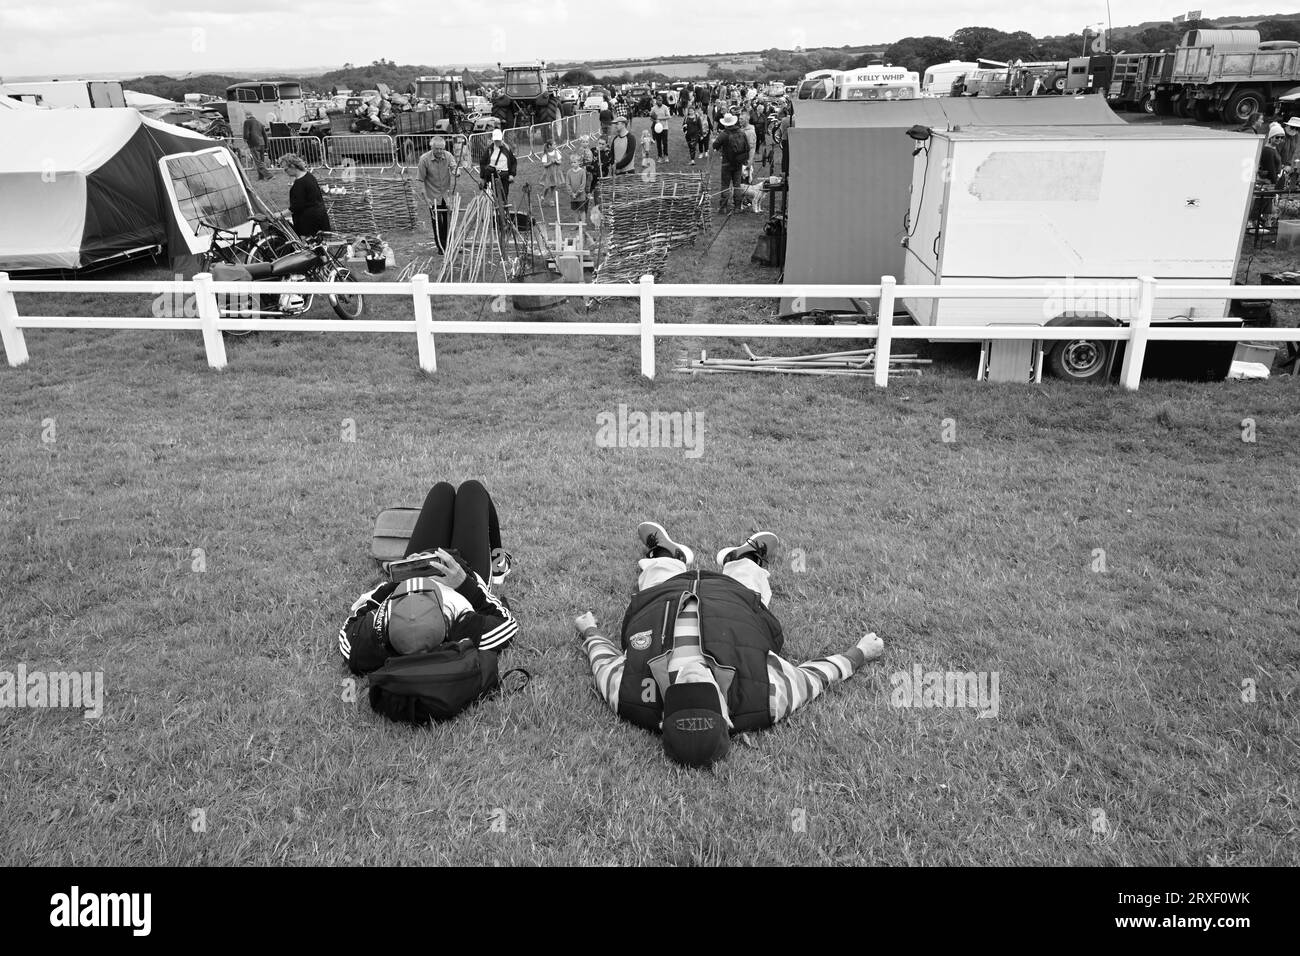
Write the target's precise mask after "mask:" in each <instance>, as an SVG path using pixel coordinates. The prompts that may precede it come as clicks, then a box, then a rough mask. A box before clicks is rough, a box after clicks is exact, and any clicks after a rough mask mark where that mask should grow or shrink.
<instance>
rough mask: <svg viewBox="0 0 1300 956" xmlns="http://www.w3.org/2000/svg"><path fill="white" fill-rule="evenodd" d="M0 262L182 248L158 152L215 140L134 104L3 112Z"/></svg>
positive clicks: (78, 261)
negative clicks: (148, 115)
mask: <svg viewBox="0 0 1300 956" xmlns="http://www.w3.org/2000/svg"><path fill="white" fill-rule="evenodd" d="M0 143H4V148H3V150H0V209H3V210H4V215H3V216H0V270H10V271H12V270H21V269H82V268H85V267H87V266H91V265H94V264H95V263H99V262H103V261H105V260H108V259H112V258H114V257H117V256H123V255H127V254H130V253H136V252H142V251H146V250H151V249H154V248H157V247H161V248H163V249H169V250H170V249H172V248H173V247H176V250H177V251H179V252H180V253H181V254H183V253H184V252H186V251H187V250H186V249H185V247H184V243H183V242H180V241H179V240H180V235H179V232H178V230H177V226H176V221H175V217H174V215H173V213H172V209H171V203H170V200H169V199H168V197H167V195H166V192H165V189H164V187H163V182H162V173H161V171H160V170H159V168H158V160H159V159H160V158H161V157H162V156H165V155H167V154H169V153H179V152H188V151H191V150H195V149H201V148H202V147H204V146H212V145H214V142H213V141H212V140H210V139H208V138H207V137H205V136H200V135H199V134H197V133H192V132H190V131H189V130H186V129H182V128H180V127H177V126H167V125H164V124H162V123H155V122H153V121H152V120H148V119H145V118H144V117H142V116H141V115H140V114H139V113H138V112H136V111H135V110H133V109H85V110H74V109H57V110H22V111H15V110H6V111H0Z"/></svg>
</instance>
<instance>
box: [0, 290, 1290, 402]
mask: <svg viewBox="0 0 1300 956" xmlns="http://www.w3.org/2000/svg"><path fill="white" fill-rule="evenodd" d="M1065 282H1066V280H1062V282H1061V283H1057V284H1053V285H1032V286H1031V285H981V286H947V285H945V286H930V285H916V286H899V285H897V284H896V282H895V280H894V279H893V278H892V277H890V276H886V277H885V278H884V279H882V280H881V282H880V284H879V285H709V284H698V285H696V284H692V285H684V284H672V283H660V282H656V281H655V280H654V277H653V276H648V275H647V276H643V277H642V278H641V281H640V283H638V284H636V285H631V284H621V285H595V284H586V283H552V284H548V285H542V286H538V285H528V284H519V283H509V282H469V283H432V282H430V281H429V278H428V276H425V275H417V276H415V277H414V278H412V280H411V281H410V282H378V283H364V284H362V285H357V284H355V283H330V282H277V283H273V284H268V283H266V282H214V281H213V279H212V277H211V276H210V275H208V274H206V273H201V274H199V275H197V276H195V277H194V279H193V280H192V281H180V282H178V281H175V280H157V281H131V282H112V281H106V280H80V279H79V280H71V281H69V280H61V279H36V280H15V279H11V278H10V276H9V275H8V273H4V272H0V339H2V340H3V343H4V349H5V356H6V358H7V359H8V362H9V364H10V365H22V364H23V363H24V362H26V361H27V360H28V353H27V344H26V340H25V339H24V336H23V330H24V329H130V330H167V331H197V332H202V334H203V345H204V349H205V351H206V352H207V359H208V365H209V366H211V367H212V368H215V369H220V368H224V367H225V366H226V349H225V343H224V340H223V339H222V336H221V333H222V332H246V331H264V332H266V331H279V332H397V333H403V334H407V335H410V334H414V335H415V338H416V349H417V354H418V358H419V364H420V368H421V369H423V370H424V371H426V372H435V371H437V368H438V361H437V352H436V349H435V344H434V336H435V335H464V334H469V335H625V336H637V337H639V339H640V344H641V349H640V352H641V374H642V375H644V376H646V377H647V378H654V377H655V344H656V342H657V340H658V339H660V338H746V337H747V338H779V339H875V340H876V363H875V384H876V385H878V386H880V387H881V388H884V387H885V386H887V385H888V383H889V357H890V353H891V350H892V348H893V342H894V341H895V340H898V339H904V340H907V339H926V340H931V341H950V342H951V341H971V342H979V341H1004V340H1025V339H1029V340H1037V341H1044V342H1048V341H1061V340H1069V339H1084V338H1086V339H1098V340H1107V341H1117V342H1124V343H1126V345H1127V348H1126V349H1125V353H1124V361H1123V364H1122V367H1121V369H1120V383H1121V384H1122V385H1123V386H1124V387H1125V388H1129V389H1136V388H1137V387H1138V382H1139V381H1140V379H1141V376H1142V363H1143V360H1144V358H1145V356H1146V347H1147V343H1149V342H1240V341H1248V340H1249V341H1258V342H1300V328H1294V329H1280V328H1246V327H1236V328H1222V327H1221V328H1206V327H1204V326H1198V325H1196V324H1194V323H1189V324H1187V325H1178V326H1162V327H1157V328H1152V326H1151V319H1152V314H1153V311H1154V307H1155V303H1156V302H1157V301H1159V300H1160V299H1161V298H1172V297H1179V298H1187V297H1191V298H1204V299H1275V300H1276V299H1282V300H1287V299H1300V286H1273V285H1270V286H1221V285H1195V284H1191V283H1189V284H1180V283H1174V282H1170V283H1167V284H1161V283H1158V282H1157V281H1156V280H1155V279H1151V278H1147V277H1143V278H1140V279H1139V280H1138V293H1137V296H1136V299H1135V300H1134V299H1133V287H1132V284H1131V283H1130V284H1128V285H1111V286H1102V285H1097V286H1089V294H1091V295H1097V296H1114V297H1115V301H1119V300H1122V299H1123V298H1124V297H1127V298H1128V299H1129V300H1130V301H1134V304H1135V311H1134V313H1133V316H1134V317H1133V320H1132V322H1131V323H1130V324H1129V325H1126V326H1114V325H1104V326H1051V327H1048V326H1041V325H993V326H984V325H950V326H914V325H894V323H893V316H894V303H895V302H896V301H897V299H898V298H899V297H906V298H909V299H1007V298H1018V299H1040V300H1043V301H1044V302H1046V301H1048V300H1050V299H1053V298H1055V297H1059V296H1060V294H1061V290H1062V288H1063V284H1064V283H1065ZM270 291H273V292H274V293H275V294H283V293H295V292H296V293H311V294H314V295H325V294H328V293H330V292H347V293H350V294H354V295H355V294H358V293H360V294H362V295H365V296H367V297H371V296H405V297H408V298H410V299H411V303H412V312H413V316H414V319H413V320H410V319H354V320H347V319H309V318H292V319H275V318H269V319H268V318H248V317H242V318H241V317H234V316H232V317H225V316H222V315H221V314H220V311H219V309H218V304H217V296H218V295H231V294H234V295H245V296H248V295H258V294H265V293H267V292H270ZM31 293H79V294H85V293H95V294H111V295H152V296H155V297H160V296H167V297H168V299H167V300H166V301H169V302H171V303H184V307H183V308H177V309H174V310H173V311H178V312H181V313H182V316H181V317H176V318H172V317H161V318H160V317H150V318H135V317H129V316H128V317H121V316H104V317H97V316H50V315H22V314H20V313H19V311H18V304H17V300H16V299H15V295H27V294H31ZM538 294H545V295H546V296H574V297H582V298H630V299H637V300H638V302H639V305H640V319H639V321H637V322H547V321H535V320H534V321H478V320H465V319H455V320H446V319H434V317H433V300H434V299H436V298H446V297H450V296H493V297H496V296H517V295H538ZM787 297H805V298H812V299H862V300H875V301H876V303H877V307H878V308H877V315H878V316H879V317H880V318H879V319H878V320H877V323H876V324H875V325H788V324H779V325H773V324H766V325H753V324H744V323H677V322H672V323H667V322H656V321H655V304H656V302H657V301H658V300H659V299H672V298H692V299H700V298H746V299H762V298H773V299H776V298H787ZM155 301H158V300H157V298H156V299H155Z"/></svg>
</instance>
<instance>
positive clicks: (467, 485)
mask: <svg viewBox="0 0 1300 956" xmlns="http://www.w3.org/2000/svg"><path fill="white" fill-rule="evenodd" d="M499 547H501V526H500V524H498V522H497V509H496V505H494V504H493V503H492V496H491V495H489V494H488V492H487V489H486V488H484V487H483V486H482V485H481V484H479V483H478V482H477V481H466V482H463V483H462V484H461V486H460V488H457V489H453V488H452V487H451V485H449V484H448V483H447V482H445V481H440V482H438V483H437V484H436V485H434V486H433V487H432V488H430V489H429V494H428V497H426V498H425V499H424V507H423V508H421V509H420V517H419V518H418V519H417V520H416V522H415V530H414V531H412V532H411V540H410V543H408V544H407V546H406V554H407V556H408V557H409V556H410V555H412V554H415V553H416V552H417V551H436V550H438V549H439V548H447V549H454V550H456V551H457V552H459V553H460V556H461V557H462V558H464V559H465V560H466V561H468V562H469V566H470V567H471V568H473V569H474V570H475V571H476V572H478V576H479V577H481V578H482V579H483V580H484V581H486V580H487V579H488V577H489V575H490V573H491V567H492V551H493V549H494V548H499Z"/></svg>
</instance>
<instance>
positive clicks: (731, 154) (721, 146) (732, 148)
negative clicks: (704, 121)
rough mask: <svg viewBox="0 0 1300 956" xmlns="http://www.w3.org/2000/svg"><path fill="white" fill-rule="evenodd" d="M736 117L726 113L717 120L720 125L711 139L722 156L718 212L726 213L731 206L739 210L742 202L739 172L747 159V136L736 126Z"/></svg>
mask: <svg viewBox="0 0 1300 956" xmlns="http://www.w3.org/2000/svg"><path fill="white" fill-rule="evenodd" d="M736 122H737V120H736V117H735V116H734V115H733V114H731V113H727V114H726V115H724V116H723V117H722V119H720V120H719V121H718V124H719V125H720V126H721V127H722V129H721V130H720V131H719V133H718V135H717V137H716V138H715V139H714V140H713V148H714V150H716V151H717V153H718V155H720V156H721V157H722V183H721V191H720V192H719V193H718V212H720V213H726V212H729V211H730V209H731V208H733V206H732V204H733V203H734V208H735V210H736V212H740V207H741V203H742V202H744V192H743V190H742V187H741V173H742V170H743V169H744V167H745V163H746V162H748V161H749V138H748V137H747V136H746V135H745V134H744V133H743V132H741V131H740V129H738V128H737V126H736Z"/></svg>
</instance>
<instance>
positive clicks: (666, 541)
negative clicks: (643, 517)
mask: <svg viewBox="0 0 1300 956" xmlns="http://www.w3.org/2000/svg"><path fill="white" fill-rule="evenodd" d="M636 536H637V537H638V538H639V539H640V541H641V544H642V545H643V546H644V547H645V556H646V557H647V558H648V557H650V556H651V554H650V552H652V551H655V550H657V549H659V548H662V549H663V550H665V551H669V552H672V556H673V557H675V558H677V559H678V560H679V561H681V562H682V563H683V564H686V565H689V564H692V563H694V561H695V552H694V551H692V550H691V549H690V548H688V547H686V545H684V544H678V543H677V542H676V541H674V540H673V539H672V538H670V537H668V532H667V531H665V530H664V526H663V525H661V524H656V523H655V522H653V521H642V522H641V523H640V524H639V525H637V528H636Z"/></svg>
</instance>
